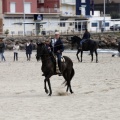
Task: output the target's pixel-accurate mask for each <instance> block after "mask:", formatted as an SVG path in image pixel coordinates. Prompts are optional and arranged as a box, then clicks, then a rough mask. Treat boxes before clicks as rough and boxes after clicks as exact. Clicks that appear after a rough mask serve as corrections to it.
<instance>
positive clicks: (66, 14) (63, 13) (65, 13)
mask: <svg viewBox="0 0 120 120" xmlns="http://www.w3.org/2000/svg"><path fill="white" fill-rule="evenodd" d="M61 16H64V17H75V16H76V14H75V12H71V11H69V12H66V11H61Z"/></svg>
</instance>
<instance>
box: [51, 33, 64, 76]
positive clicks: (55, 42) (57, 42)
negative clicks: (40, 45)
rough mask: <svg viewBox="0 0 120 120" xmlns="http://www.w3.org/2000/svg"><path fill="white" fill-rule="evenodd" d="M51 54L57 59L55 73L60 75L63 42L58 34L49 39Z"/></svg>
mask: <svg viewBox="0 0 120 120" xmlns="http://www.w3.org/2000/svg"><path fill="white" fill-rule="evenodd" d="M50 44H51V46H52V52H53V54H54V55H55V56H56V57H57V62H56V65H58V67H59V69H57V68H56V73H58V74H61V72H60V71H61V57H62V52H63V51H64V46H63V42H62V41H61V39H60V34H59V32H55V37H54V38H53V39H51V43H50Z"/></svg>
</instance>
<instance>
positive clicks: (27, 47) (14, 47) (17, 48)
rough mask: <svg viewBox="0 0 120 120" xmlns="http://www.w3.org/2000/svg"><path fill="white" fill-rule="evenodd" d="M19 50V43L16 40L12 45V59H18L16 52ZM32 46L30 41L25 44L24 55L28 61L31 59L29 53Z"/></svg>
mask: <svg viewBox="0 0 120 120" xmlns="http://www.w3.org/2000/svg"><path fill="white" fill-rule="evenodd" d="M19 50H20V46H19V43H18V42H16V43H15V45H14V46H13V51H14V61H18V52H19ZM32 50H33V46H32V43H31V42H30V41H28V42H27V43H26V45H25V51H26V57H27V61H30V59H31V54H32Z"/></svg>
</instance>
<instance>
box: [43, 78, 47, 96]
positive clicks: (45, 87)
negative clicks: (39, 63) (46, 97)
mask: <svg viewBox="0 0 120 120" xmlns="http://www.w3.org/2000/svg"><path fill="white" fill-rule="evenodd" d="M44 89H45V92H46V93H47V94H48V89H47V86H46V78H45V80H44Z"/></svg>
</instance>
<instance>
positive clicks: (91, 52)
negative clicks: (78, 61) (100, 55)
mask: <svg viewBox="0 0 120 120" xmlns="http://www.w3.org/2000/svg"><path fill="white" fill-rule="evenodd" d="M90 54H91V62H92V61H93V51H90Z"/></svg>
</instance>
